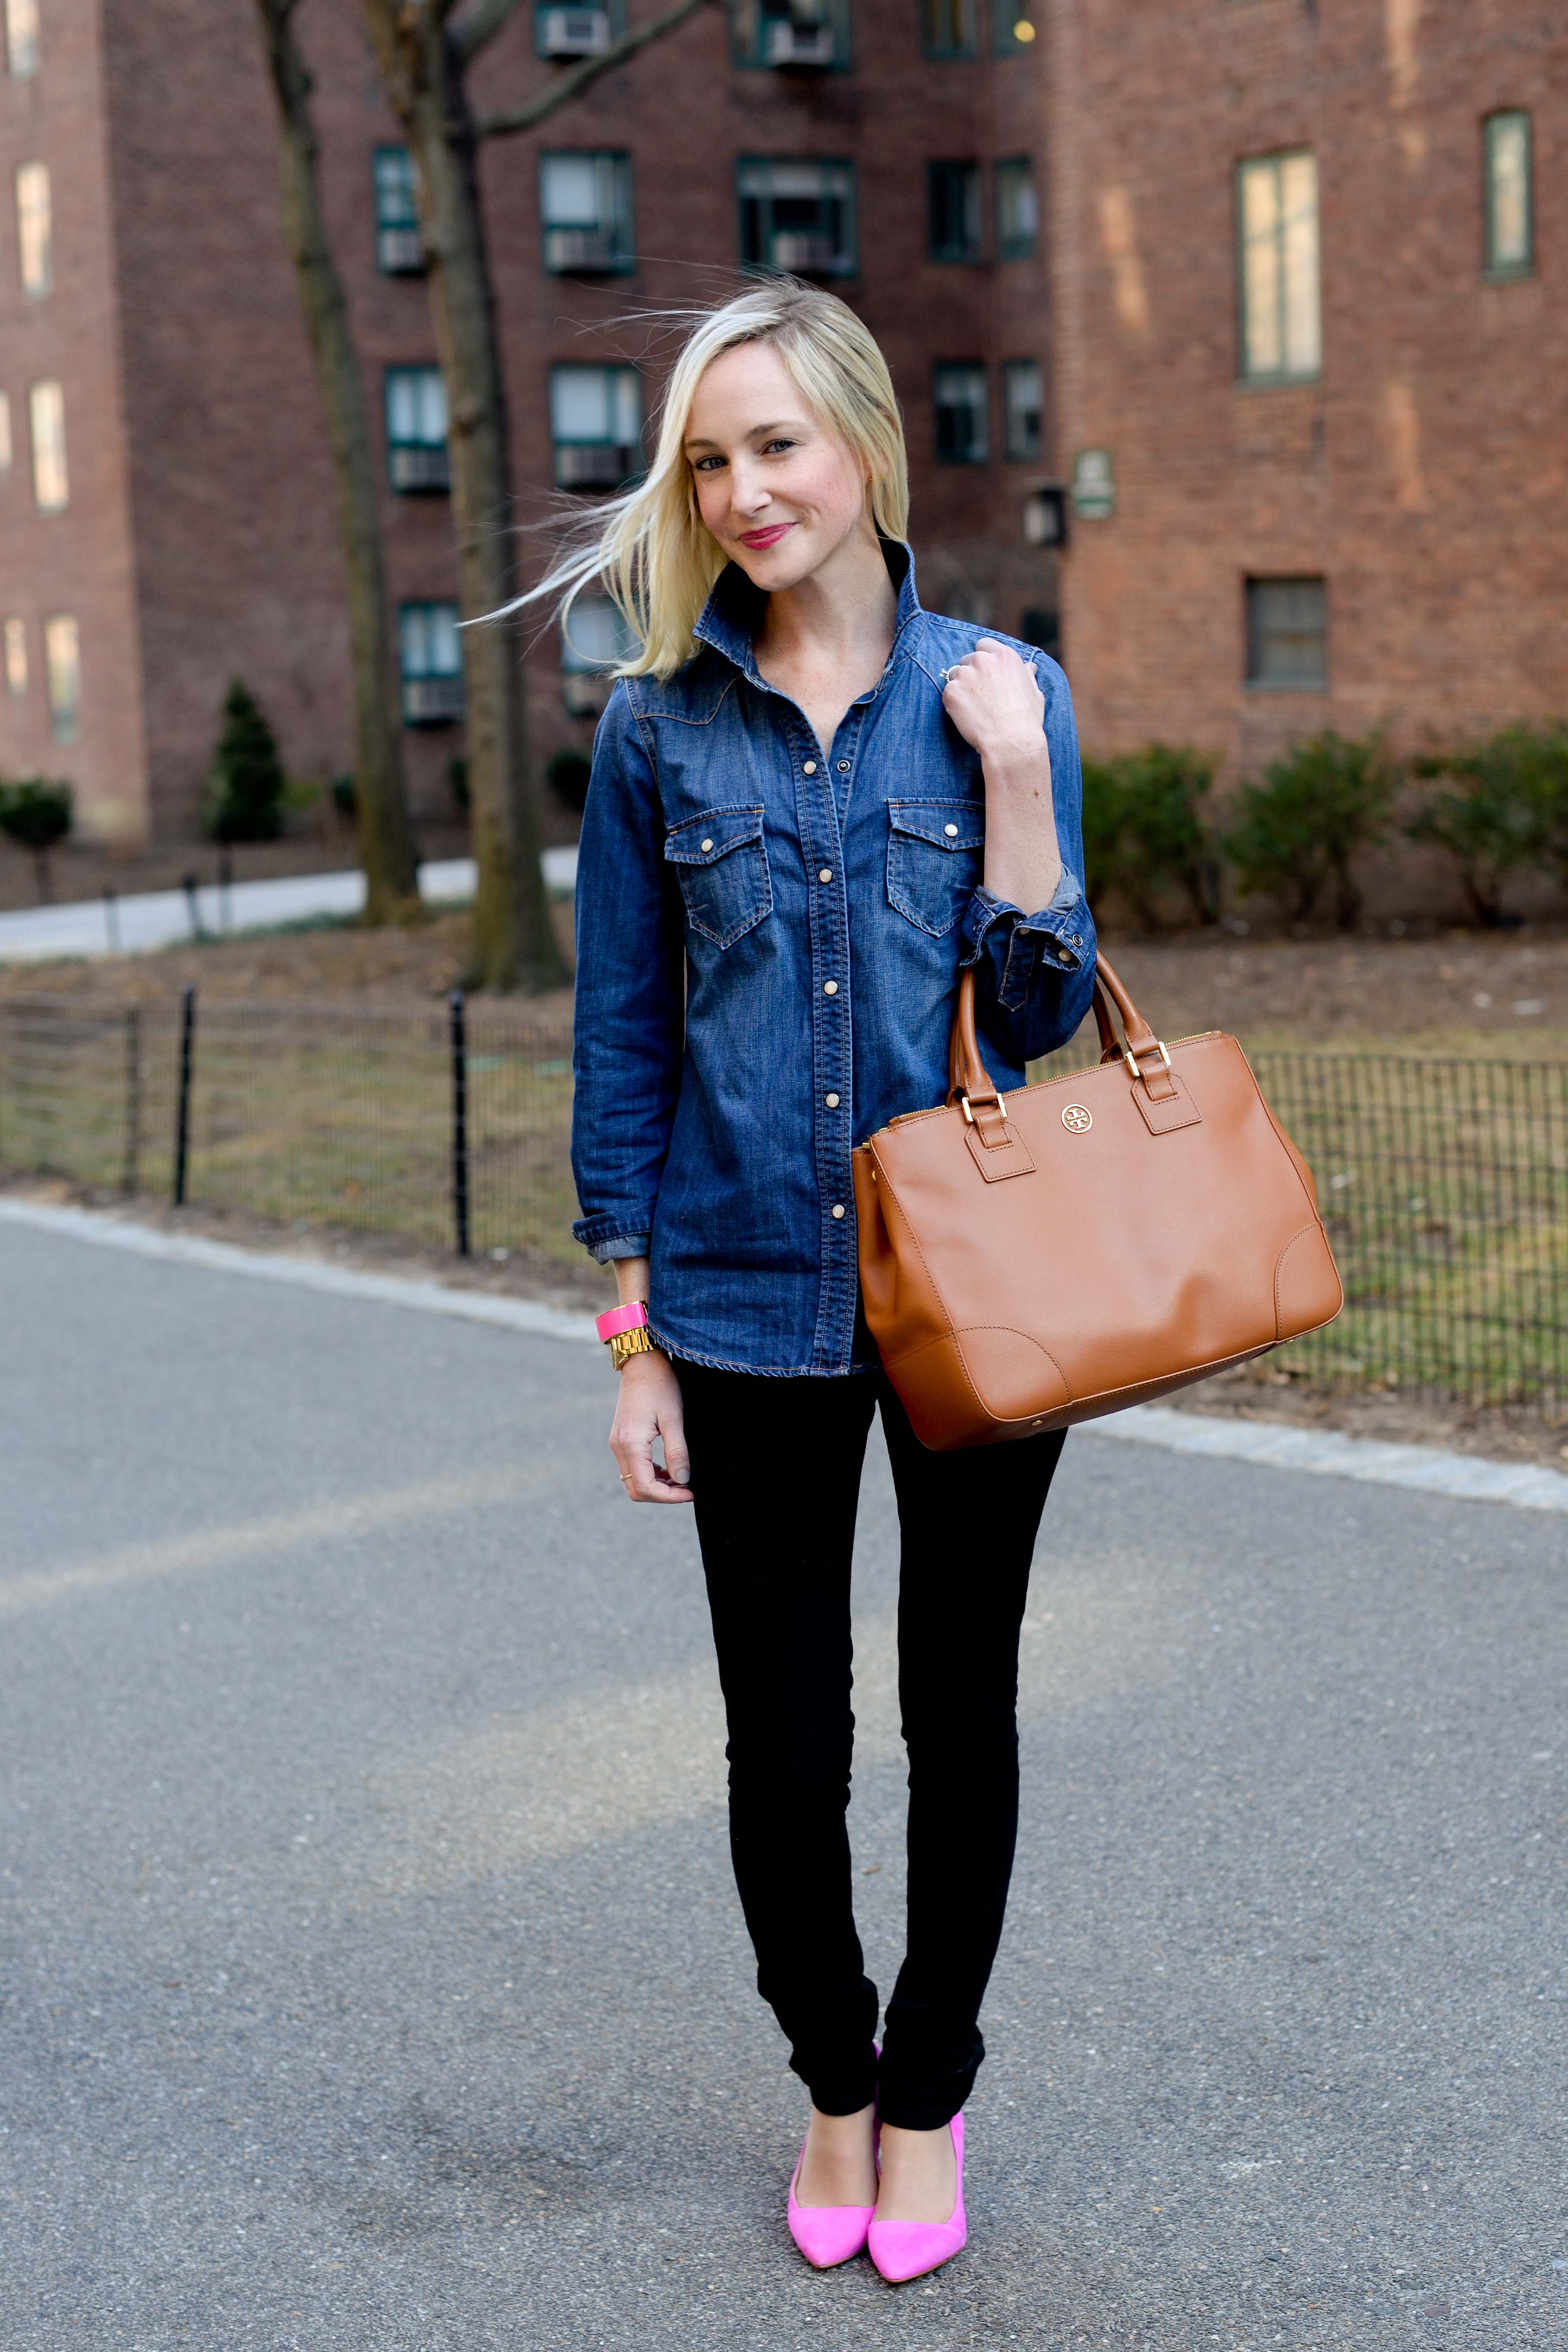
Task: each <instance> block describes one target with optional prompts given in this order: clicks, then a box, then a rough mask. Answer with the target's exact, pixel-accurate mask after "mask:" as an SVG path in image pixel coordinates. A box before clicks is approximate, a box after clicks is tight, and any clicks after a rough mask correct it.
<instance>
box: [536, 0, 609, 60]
mask: <svg viewBox="0 0 1568 2352" xmlns="http://www.w3.org/2000/svg"><path fill="white" fill-rule="evenodd" d="M625 31H626V10H625V8H624V6H623V5H622V0H608V5H605V6H599V5H590V6H588V7H574V6H573V5H570V0H568V5H564V6H562V5H556V0H537V5H535V8H534V12H533V46H534V48H535V49H536V50H537V51H538V53H539V55H540V56H541V57H542V58H599V57H603V56H604V53H605V50H606V49H607V48H608V47H609V46H610V43H611V42H612V41H614V40H616V39H618V38H619V37H620V35H621V34H622V33H624V32H625Z"/></svg>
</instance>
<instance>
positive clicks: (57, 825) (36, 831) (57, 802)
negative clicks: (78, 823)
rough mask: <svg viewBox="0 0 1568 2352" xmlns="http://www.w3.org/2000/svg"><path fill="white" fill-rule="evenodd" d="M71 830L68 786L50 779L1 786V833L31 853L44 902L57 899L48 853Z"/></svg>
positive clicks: (25, 778) (23, 779) (32, 778)
mask: <svg viewBox="0 0 1568 2352" xmlns="http://www.w3.org/2000/svg"><path fill="white" fill-rule="evenodd" d="M70 829H71V788H70V786H69V785H68V784H66V783H52V782H50V781H49V779H48V777H47V776H18V778H17V779H16V782H15V783H14V784H3V783H0V833H4V834H5V837H6V839H7V840H8V841H14V842H15V843H16V846H17V848H18V849H26V850H30V851H31V853H32V857H33V866H34V870H35V872H36V874H37V882H38V897H39V898H41V899H48V898H53V897H54V895H55V892H54V881H53V877H52V876H51V874H50V871H49V852H50V850H51V849H53V848H54V847H55V845H56V844H57V843H58V842H61V841H63V840H64V839H65V837H66V835H67V834H68V833H69V831H70Z"/></svg>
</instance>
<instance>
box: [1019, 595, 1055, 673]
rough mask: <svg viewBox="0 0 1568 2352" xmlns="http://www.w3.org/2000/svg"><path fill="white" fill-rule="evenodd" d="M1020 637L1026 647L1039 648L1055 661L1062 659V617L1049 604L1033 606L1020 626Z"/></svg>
mask: <svg viewBox="0 0 1568 2352" xmlns="http://www.w3.org/2000/svg"><path fill="white" fill-rule="evenodd" d="M1018 635H1019V636H1020V637H1022V639H1023V641H1024V643H1025V644H1026V646H1038V647H1039V649H1040V651H1041V652H1042V653H1043V654H1049V656H1050V657H1051V659H1052V660H1053V661H1060V659H1061V657H1062V616H1061V614H1059V613H1057V612H1053V611H1052V609H1051V607H1050V606H1049V605H1048V604H1032V605H1031V606H1030V608H1029V610H1028V611H1027V612H1026V614H1025V615H1024V617H1023V619H1022V621H1021V622H1020V623H1019V625H1018Z"/></svg>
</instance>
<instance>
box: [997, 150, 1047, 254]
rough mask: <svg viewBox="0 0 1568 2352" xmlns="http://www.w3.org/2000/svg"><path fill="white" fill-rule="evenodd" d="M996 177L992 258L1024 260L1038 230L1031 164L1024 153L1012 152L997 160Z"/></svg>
mask: <svg viewBox="0 0 1568 2352" xmlns="http://www.w3.org/2000/svg"><path fill="white" fill-rule="evenodd" d="M995 181H996V258H997V260H998V261H1027V260H1028V258H1029V257H1030V255H1031V254H1032V253H1033V252H1034V250H1035V247H1036V245H1037V242H1038V240H1039V234H1040V205H1039V198H1038V197H1037V195H1036V194H1035V167H1034V165H1033V163H1031V162H1030V161H1029V158H1028V157H1027V156H1026V155H1012V156H1009V157H1008V159H1007V161H1006V162H1005V163H998V164H997V166H996V173H995Z"/></svg>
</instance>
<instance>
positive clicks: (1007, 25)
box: [991, 0, 1035, 58]
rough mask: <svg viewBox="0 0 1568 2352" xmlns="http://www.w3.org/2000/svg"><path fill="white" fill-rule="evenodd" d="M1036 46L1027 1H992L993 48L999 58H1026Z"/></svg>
mask: <svg viewBox="0 0 1568 2352" xmlns="http://www.w3.org/2000/svg"><path fill="white" fill-rule="evenodd" d="M1034 46H1035V27H1034V26H1033V25H1032V24H1031V23H1030V21H1029V16H1028V7H1027V0H991V47H992V48H993V49H994V51H995V53H996V55H997V56H998V57H999V58H1026V57H1027V56H1028V54H1029V51H1030V50H1031V49H1032V48H1033V47H1034Z"/></svg>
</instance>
